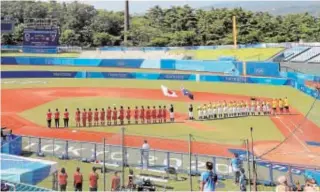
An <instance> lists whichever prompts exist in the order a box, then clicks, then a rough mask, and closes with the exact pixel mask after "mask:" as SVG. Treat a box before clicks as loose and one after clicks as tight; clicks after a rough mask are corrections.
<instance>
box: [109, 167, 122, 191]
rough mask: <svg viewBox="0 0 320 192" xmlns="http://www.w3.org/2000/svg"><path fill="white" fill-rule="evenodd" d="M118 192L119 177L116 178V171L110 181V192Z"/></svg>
mask: <svg viewBox="0 0 320 192" xmlns="http://www.w3.org/2000/svg"><path fill="white" fill-rule="evenodd" d="M119 190H120V177H119V176H118V171H116V172H114V176H113V177H112V180H111V191H119Z"/></svg>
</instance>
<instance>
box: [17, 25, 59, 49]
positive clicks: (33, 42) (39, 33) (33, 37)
mask: <svg viewBox="0 0 320 192" xmlns="http://www.w3.org/2000/svg"><path fill="white" fill-rule="evenodd" d="M58 44H59V30H58V29H57V28H56V29H24V33H23V45H24V46H52V47H55V46H58Z"/></svg>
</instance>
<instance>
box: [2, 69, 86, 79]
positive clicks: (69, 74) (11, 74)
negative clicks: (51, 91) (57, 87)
mask: <svg viewBox="0 0 320 192" xmlns="http://www.w3.org/2000/svg"><path fill="white" fill-rule="evenodd" d="M78 73H81V72H75V71H1V78H75V77H77V74H78ZM81 75H82V74H81Z"/></svg>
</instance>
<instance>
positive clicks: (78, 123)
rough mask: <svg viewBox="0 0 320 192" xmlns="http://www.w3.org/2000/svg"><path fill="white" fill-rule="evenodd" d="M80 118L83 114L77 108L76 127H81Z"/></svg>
mask: <svg viewBox="0 0 320 192" xmlns="http://www.w3.org/2000/svg"><path fill="white" fill-rule="evenodd" d="M80 116H81V112H80V110H79V108H77V111H76V127H80V126H81V125H80Z"/></svg>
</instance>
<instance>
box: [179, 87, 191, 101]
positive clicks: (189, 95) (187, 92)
mask: <svg viewBox="0 0 320 192" xmlns="http://www.w3.org/2000/svg"><path fill="white" fill-rule="evenodd" d="M181 92H182V94H183V95H184V96H188V97H189V99H192V100H193V99H194V96H193V94H192V93H191V92H190V91H189V90H187V89H185V88H184V87H182V88H181Z"/></svg>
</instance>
